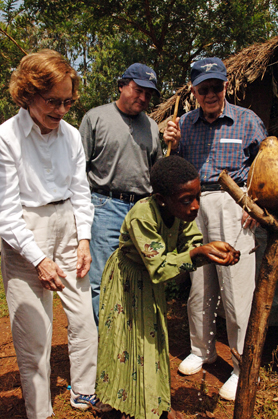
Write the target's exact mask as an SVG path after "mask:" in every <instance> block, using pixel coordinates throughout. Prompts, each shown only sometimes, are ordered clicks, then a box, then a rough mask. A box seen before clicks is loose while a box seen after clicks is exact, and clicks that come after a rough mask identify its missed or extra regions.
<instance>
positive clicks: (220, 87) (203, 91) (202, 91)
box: [197, 84, 224, 96]
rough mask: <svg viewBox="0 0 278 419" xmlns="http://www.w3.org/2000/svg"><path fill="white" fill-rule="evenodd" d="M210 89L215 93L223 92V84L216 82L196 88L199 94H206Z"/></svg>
mask: <svg viewBox="0 0 278 419" xmlns="http://www.w3.org/2000/svg"><path fill="white" fill-rule="evenodd" d="M210 90H212V91H213V93H215V94H217V93H220V92H223V90H224V84H217V85H216V86H208V87H200V88H199V89H197V92H198V93H199V95H201V96H206V95H207V94H208V93H209V92H210Z"/></svg>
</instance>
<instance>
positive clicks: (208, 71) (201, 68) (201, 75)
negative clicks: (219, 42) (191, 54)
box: [191, 57, 228, 86]
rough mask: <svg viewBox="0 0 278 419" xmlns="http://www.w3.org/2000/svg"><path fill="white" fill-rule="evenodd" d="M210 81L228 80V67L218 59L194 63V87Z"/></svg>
mask: <svg viewBox="0 0 278 419" xmlns="http://www.w3.org/2000/svg"><path fill="white" fill-rule="evenodd" d="M208 79H219V80H223V81H227V80H228V79H227V70H226V67H225V65H224V64H223V62H222V61H221V60H220V59H219V58H217V57H212V58H204V59H203V60H200V61H197V62H196V63H194V64H193V66H192V68H191V82H192V85H193V86H197V85H198V84H200V83H202V81H205V80H208Z"/></svg>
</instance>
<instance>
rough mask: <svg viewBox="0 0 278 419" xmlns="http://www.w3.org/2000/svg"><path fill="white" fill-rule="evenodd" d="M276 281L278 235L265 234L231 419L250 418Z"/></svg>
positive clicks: (277, 271)
mask: <svg viewBox="0 0 278 419" xmlns="http://www.w3.org/2000/svg"><path fill="white" fill-rule="evenodd" d="M277 278H278V234H277V233H275V234H273V233H272V232H268V239H267V247H266V250H265V253H264V257H263V260H262V265H261V269H260V273H259V278H258V282H257V285H256V289H255V293H254V298H253V304H252V310H251V314H250V319H249V324H248V328H247V332H246V337H245V344H244V350H243V356H242V363H241V371H240V375H239V382H238V388H237V394H236V400H235V409H234V419H251V418H253V412H254V406H255V401H256V391H257V384H258V377H259V371H260V366H261V358H262V352H263V348H264V343H265V337H266V332H267V328H268V319H269V315H270V310H271V306H272V302H273V297H274V293H275V286H276V282H277Z"/></svg>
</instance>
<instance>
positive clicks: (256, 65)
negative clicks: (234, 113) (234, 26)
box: [150, 36, 278, 131]
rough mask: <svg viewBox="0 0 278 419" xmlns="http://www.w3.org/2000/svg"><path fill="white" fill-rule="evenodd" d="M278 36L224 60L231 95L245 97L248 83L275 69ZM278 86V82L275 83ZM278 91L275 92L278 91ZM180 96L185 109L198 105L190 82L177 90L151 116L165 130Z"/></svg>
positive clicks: (228, 92) (277, 60) (277, 53)
mask: <svg viewBox="0 0 278 419" xmlns="http://www.w3.org/2000/svg"><path fill="white" fill-rule="evenodd" d="M277 48H278V36H275V37H274V38H271V39H270V40H268V41H267V42H264V43H262V44H258V43H256V44H254V45H251V46H250V47H247V48H244V49H243V50H242V51H240V52H239V53H238V54H235V55H233V56H231V57H229V58H227V59H226V60H224V63H225V66H226V68H227V73H228V80H229V85H228V90H227V94H228V96H233V97H234V98H235V99H236V98H237V97H238V96H240V97H241V99H244V96H245V91H246V88H247V85H249V84H251V83H253V82H254V81H255V80H257V79H258V78H260V79H263V77H264V75H265V73H266V72H270V73H271V72H272V66H273V65H274V64H276V65H277V62H278V49H277ZM274 88H275V89H276V84H275V86H274ZM276 93H277V92H276V91H275V94H276ZM177 95H180V96H181V98H180V104H181V105H180V106H182V108H183V112H188V111H190V110H192V109H195V108H196V107H197V106H198V104H197V103H196V100H195V98H194V96H193V95H192V93H191V91H190V83H187V84H186V85H185V86H183V87H181V88H179V89H178V90H177V92H176V93H175V94H174V95H173V96H172V97H171V98H169V99H168V100H167V101H165V102H164V103H161V104H160V105H159V106H158V107H157V109H156V110H155V111H154V112H152V114H151V115H150V116H151V117H152V118H153V119H154V120H155V121H156V122H157V123H158V124H159V128H160V130H161V131H163V130H164V127H165V126H166V123H167V121H168V119H169V118H171V115H172V114H173V110H174V106H175V102H176V97H177Z"/></svg>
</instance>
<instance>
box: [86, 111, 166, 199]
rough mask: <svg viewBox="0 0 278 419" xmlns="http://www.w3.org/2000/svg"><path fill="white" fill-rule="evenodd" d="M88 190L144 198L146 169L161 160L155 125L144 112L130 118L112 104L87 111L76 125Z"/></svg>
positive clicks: (148, 175)
mask: <svg viewBox="0 0 278 419" xmlns="http://www.w3.org/2000/svg"><path fill="white" fill-rule="evenodd" d="M80 133H81V137H82V142H83V146H84V149H85V154H86V162H87V174H88V179H89V183H90V187H91V189H94V188H101V189H105V190H107V191H118V192H126V193H135V194H138V195H145V194H148V193H150V192H151V186H150V180H149V178H150V169H151V167H152V166H153V165H154V163H155V162H156V161H157V160H158V159H159V158H161V157H162V151H161V145H160V140H159V131H158V126H157V124H156V122H155V121H154V120H153V119H151V118H149V117H148V116H147V115H146V114H145V113H143V112H141V113H140V114H139V115H136V116H131V115H127V114H125V113H123V112H121V111H120V110H119V109H118V107H117V106H116V104H115V103H109V104H107V105H103V106H98V107H97V108H94V109H91V110H90V111H88V112H87V113H86V114H85V116H84V118H83V120H82V123H81V125H80Z"/></svg>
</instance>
